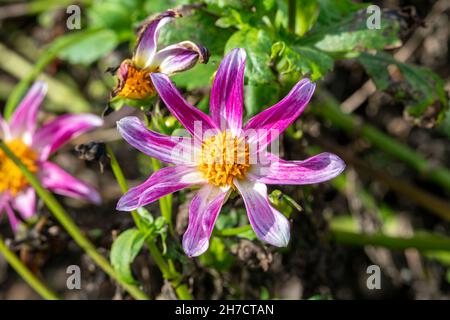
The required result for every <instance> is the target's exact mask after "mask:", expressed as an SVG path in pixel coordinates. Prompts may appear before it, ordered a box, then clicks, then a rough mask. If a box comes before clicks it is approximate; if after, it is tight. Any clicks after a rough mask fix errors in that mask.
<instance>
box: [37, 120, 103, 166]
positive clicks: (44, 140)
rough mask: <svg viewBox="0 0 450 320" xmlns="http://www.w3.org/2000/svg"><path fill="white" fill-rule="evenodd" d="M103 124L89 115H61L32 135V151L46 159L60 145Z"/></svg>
mask: <svg viewBox="0 0 450 320" xmlns="http://www.w3.org/2000/svg"><path fill="white" fill-rule="evenodd" d="M102 124H103V120H102V119H101V118H99V117H97V116H94V115H91V114H77V115H69V114H68V115H63V116H59V117H57V118H55V119H54V120H52V121H50V122H49V123H47V124H45V125H44V126H42V127H41V128H40V129H38V130H37V131H36V133H35V134H34V135H33V142H32V146H33V149H35V150H38V151H39V152H40V153H41V159H43V160H45V159H47V158H48V157H49V156H50V154H52V153H53V152H54V151H55V150H56V149H58V148H59V147H60V146H61V145H63V144H64V143H66V142H67V141H69V140H70V139H72V138H75V137H77V136H79V135H80V134H82V133H85V132H86V131H89V130H91V129H93V128H95V127H99V126H101V125H102Z"/></svg>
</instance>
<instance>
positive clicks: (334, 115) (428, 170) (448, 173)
mask: <svg viewBox="0 0 450 320" xmlns="http://www.w3.org/2000/svg"><path fill="white" fill-rule="evenodd" d="M319 97H320V98H319V99H320V104H319V105H317V107H316V108H312V110H313V111H314V112H315V113H317V114H318V115H320V116H321V117H323V118H325V119H327V120H329V121H331V122H332V124H333V125H334V126H336V127H338V128H341V129H343V130H345V131H347V132H348V133H349V134H353V135H360V136H362V137H364V138H365V139H367V140H368V141H369V142H371V143H372V144H373V145H374V146H376V147H378V148H379V149H381V150H383V151H384V152H386V153H388V154H390V155H391V156H393V157H395V158H397V159H399V160H400V161H402V162H404V163H405V164H407V165H408V166H410V167H411V168H413V169H415V170H417V171H418V172H419V173H420V174H421V175H423V176H424V177H426V178H428V179H430V180H431V181H433V182H434V183H436V184H438V185H440V186H441V187H444V188H445V189H446V190H447V191H450V170H448V169H447V168H445V167H442V166H438V165H434V164H431V163H429V162H428V161H427V160H426V159H425V158H424V157H423V156H421V155H419V154H417V153H416V152H415V151H414V150H412V149H410V148H409V147H407V146H405V145H403V144H401V143H399V142H397V141H396V140H394V139H392V138H391V137H389V136H388V135H387V134H385V133H383V132H381V131H380V130H378V129H377V128H375V127H373V126H371V125H369V124H365V123H363V122H362V120H361V119H359V118H357V117H355V116H352V115H349V114H344V113H342V112H341V111H340V109H339V102H338V101H337V100H336V99H335V98H333V97H332V96H331V95H330V94H329V93H328V92H326V91H324V90H321V91H320V96H319Z"/></svg>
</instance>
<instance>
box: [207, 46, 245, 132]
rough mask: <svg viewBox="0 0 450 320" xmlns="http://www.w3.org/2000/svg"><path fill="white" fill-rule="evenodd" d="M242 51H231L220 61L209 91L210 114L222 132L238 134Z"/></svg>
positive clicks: (239, 128) (243, 66)
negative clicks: (228, 131) (228, 130)
mask: <svg viewBox="0 0 450 320" xmlns="http://www.w3.org/2000/svg"><path fill="white" fill-rule="evenodd" d="M245 60H246V54H245V50H244V49H239V48H236V49H233V50H232V51H231V52H230V53H228V54H227V55H226V56H225V58H224V59H223V60H222V63H221V64H220V66H219V69H218V70H217V74H216V77H215V78H214V83H213V85H212V89H211V99H210V114H211V118H212V119H213V121H214V122H215V123H216V125H218V126H219V127H220V128H221V129H222V131H224V130H225V129H230V130H231V131H232V132H233V133H238V132H239V131H240V130H241V128H242V115H243V109H244V71H245Z"/></svg>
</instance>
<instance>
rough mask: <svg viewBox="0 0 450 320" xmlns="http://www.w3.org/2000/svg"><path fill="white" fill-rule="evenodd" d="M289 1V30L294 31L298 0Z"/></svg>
mask: <svg viewBox="0 0 450 320" xmlns="http://www.w3.org/2000/svg"><path fill="white" fill-rule="evenodd" d="M287 1H288V31H289V32H292V33H294V32H295V18H296V17H295V16H296V14H295V13H296V10H297V9H296V1H297V0H287Z"/></svg>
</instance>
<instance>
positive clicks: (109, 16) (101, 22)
mask: <svg viewBox="0 0 450 320" xmlns="http://www.w3.org/2000/svg"><path fill="white" fill-rule="evenodd" d="M88 18H89V26H90V27H91V28H107V29H112V30H117V31H123V30H132V29H133V28H132V26H133V19H132V15H130V10H129V9H128V8H127V7H126V5H125V4H124V3H121V2H112V1H102V2H94V3H93V5H92V6H91V7H89V10H88Z"/></svg>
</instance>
